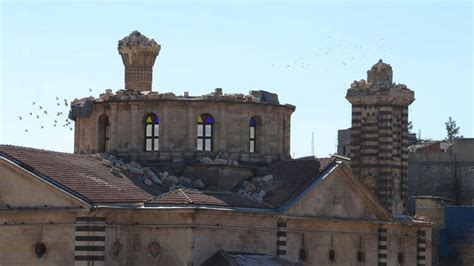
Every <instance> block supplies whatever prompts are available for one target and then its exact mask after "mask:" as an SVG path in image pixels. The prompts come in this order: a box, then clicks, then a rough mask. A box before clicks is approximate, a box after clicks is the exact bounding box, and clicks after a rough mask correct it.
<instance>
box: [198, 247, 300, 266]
mask: <svg viewBox="0 0 474 266" xmlns="http://www.w3.org/2000/svg"><path fill="white" fill-rule="evenodd" d="M202 265H203V266H261V265H265V266H296V265H301V264H299V263H291V262H289V261H287V260H284V259H281V258H275V257H273V256H271V255H266V254H259V253H242V252H229V251H222V250H220V251H218V252H216V253H215V254H214V255H213V256H212V257H210V258H209V259H208V260H207V261H205V262H204V263H203V264H202Z"/></svg>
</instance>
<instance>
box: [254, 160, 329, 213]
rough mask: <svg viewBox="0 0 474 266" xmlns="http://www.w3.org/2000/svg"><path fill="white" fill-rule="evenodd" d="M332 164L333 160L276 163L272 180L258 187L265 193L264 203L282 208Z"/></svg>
mask: <svg viewBox="0 0 474 266" xmlns="http://www.w3.org/2000/svg"><path fill="white" fill-rule="evenodd" d="M333 162H335V158H323V159H315V158H301V159H296V160H287V161H281V162H278V163H276V164H275V165H274V166H273V167H272V168H273V173H272V175H273V180H271V181H270V182H268V183H266V184H263V186H262V187H260V188H261V189H263V190H265V191H266V192H267V193H266V195H265V197H264V202H265V203H266V204H268V205H270V206H272V207H274V208H278V207H280V206H282V205H283V204H285V203H286V202H288V201H289V200H291V199H292V198H294V197H295V196H297V195H298V194H300V193H301V192H303V190H304V189H305V188H307V187H308V186H309V185H310V184H311V183H312V182H313V181H315V180H316V179H318V178H320V175H321V174H322V173H323V172H324V171H325V170H326V169H327V168H329V167H330V166H331V165H332V163H333Z"/></svg>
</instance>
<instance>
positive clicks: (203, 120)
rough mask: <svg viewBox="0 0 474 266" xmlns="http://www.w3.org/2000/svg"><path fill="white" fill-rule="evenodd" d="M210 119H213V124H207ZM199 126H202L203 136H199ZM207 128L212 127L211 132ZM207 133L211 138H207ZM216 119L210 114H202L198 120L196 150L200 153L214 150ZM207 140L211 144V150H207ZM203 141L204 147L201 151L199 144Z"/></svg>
mask: <svg viewBox="0 0 474 266" xmlns="http://www.w3.org/2000/svg"><path fill="white" fill-rule="evenodd" d="M207 117H210V118H211V123H207V122H206V118H207ZM199 126H202V135H201V136H200V135H199ZM206 126H210V132H208V130H207V129H206V128H207V127H206ZM207 133H209V136H207ZM213 138H214V117H213V116H212V115H210V114H202V115H200V116H199V118H198V123H197V132H196V150H198V151H213V150H214V140H213ZM206 140H209V142H210V147H209V150H207V149H206V148H207V145H206ZM200 141H202V146H201V149H199V142H200Z"/></svg>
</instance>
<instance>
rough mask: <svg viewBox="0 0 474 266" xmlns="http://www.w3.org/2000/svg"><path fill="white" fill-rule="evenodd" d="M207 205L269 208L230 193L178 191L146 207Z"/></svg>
mask: <svg viewBox="0 0 474 266" xmlns="http://www.w3.org/2000/svg"><path fill="white" fill-rule="evenodd" d="M170 205H171V206H176V205H180V206H183V205H205V206H222V207H239V208H268V207H267V206H265V205H264V204H262V203H259V202H257V201H254V200H252V199H249V198H245V197H243V196H240V195H238V194H235V193H230V192H211V191H199V190H195V189H177V190H173V191H170V192H167V193H164V194H161V195H159V196H157V197H155V198H154V199H152V200H149V201H147V202H146V203H145V206H170Z"/></svg>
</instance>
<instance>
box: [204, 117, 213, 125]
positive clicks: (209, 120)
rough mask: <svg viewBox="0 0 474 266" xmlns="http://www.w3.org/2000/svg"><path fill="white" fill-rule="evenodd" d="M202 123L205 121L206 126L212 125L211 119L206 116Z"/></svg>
mask: <svg viewBox="0 0 474 266" xmlns="http://www.w3.org/2000/svg"><path fill="white" fill-rule="evenodd" d="M204 121H206V124H212V117H210V116H206V119H205V120H204Z"/></svg>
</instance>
